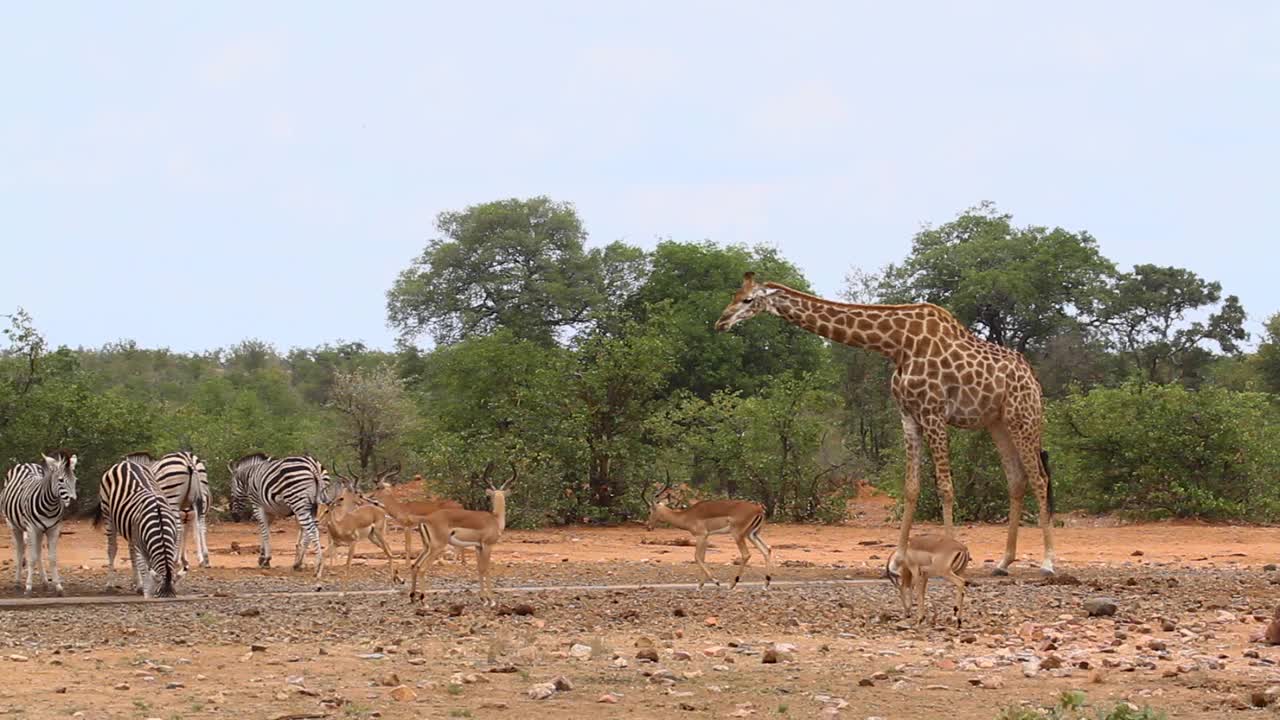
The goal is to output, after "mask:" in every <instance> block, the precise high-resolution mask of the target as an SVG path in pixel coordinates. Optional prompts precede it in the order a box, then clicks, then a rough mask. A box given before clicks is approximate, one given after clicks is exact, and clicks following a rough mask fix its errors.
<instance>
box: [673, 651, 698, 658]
mask: <svg viewBox="0 0 1280 720" xmlns="http://www.w3.org/2000/svg"><path fill="white" fill-rule="evenodd" d="M671 657H672V659H675V660H692V659H693V655H691V654H690V653H689V652H687V651H685V650H676V651H675V652H674V653H672V654H671Z"/></svg>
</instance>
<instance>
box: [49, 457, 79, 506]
mask: <svg viewBox="0 0 1280 720" xmlns="http://www.w3.org/2000/svg"><path fill="white" fill-rule="evenodd" d="M43 457H44V476H45V477H46V478H48V479H49V484H50V485H51V486H53V491H54V492H56V493H58V499H59V500H61V501H62V507H69V506H70V505H71V503H73V502H75V499H76V460H77V458H76V454H75V453H73V452H71V451H70V450H62V449H59V450H54V451H53V452H52V453H50V454H48V455H43Z"/></svg>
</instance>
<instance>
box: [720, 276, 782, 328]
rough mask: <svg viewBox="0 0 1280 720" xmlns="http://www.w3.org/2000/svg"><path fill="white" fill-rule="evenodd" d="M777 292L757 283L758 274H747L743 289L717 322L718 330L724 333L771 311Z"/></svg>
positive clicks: (744, 278)
mask: <svg viewBox="0 0 1280 720" xmlns="http://www.w3.org/2000/svg"><path fill="white" fill-rule="evenodd" d="M776 293H777V290H774V289H772V288H768V287H765V286H764V285H761V284H759V283H757V282H756V274H755V273H753V272H749V273H746V274H745V275H743V276H742V287H740V288H738V291H737V292H735V293H734V294H733V300H730V301H729V304H728V305H726V306H725V308H724V312H722V313H720V319H719V320H717V321H716V330H718V331H720V332H724V331H726V330H728V329H729V328H731V327H733V326H734V325H737V324H738V323H740V322H742V321H743V320H749V319H751V318H753V317H755V316H756V315H759V314H760V313H761V312H762V311H768V310H769V303H771V302H773V296H774V295H775V294H776Z"/></svg>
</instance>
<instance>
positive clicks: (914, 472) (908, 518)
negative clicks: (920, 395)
mask: <svg viewBox="0 0 1280 720" xmlns="http://www.w3.org/2000/svg"><path fill="white" fill-rule="evenodd" d="M902 440H903V444H904V445H905V446H906V454H907V458H906V460H907V477H906V480H905V484H904V485H903V488H902V496H903V499H902V525H901V526H900V527H899V528H898V552H899V553H901V555H900V557H906V553H907V542H908V541H909V540H910V539H911V523H912V522H913V521H914V520H915V515H916V503H917V502H918V501H919V500H920V447H921V432H920V423H918V422H916V421H915V420H914V419H912V418H911V417H909V416H907V415H906V414H903V416H902Z"/></svg>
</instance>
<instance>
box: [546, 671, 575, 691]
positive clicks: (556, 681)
mask: <svg viewBox="0 0 1280 720" xmlns="http://www.w3.org/2000/svg"><path fill="white" fill-rule="evenodd" d="M551 684H552V685H554V686H555V688H556V690H558V691H560V692H569V691H570V690H572V689H573V683H571V682H569V678H567V677H565V676H563V675H557V676H555V677H554V678H552V680H551Z"/></svg>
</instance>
